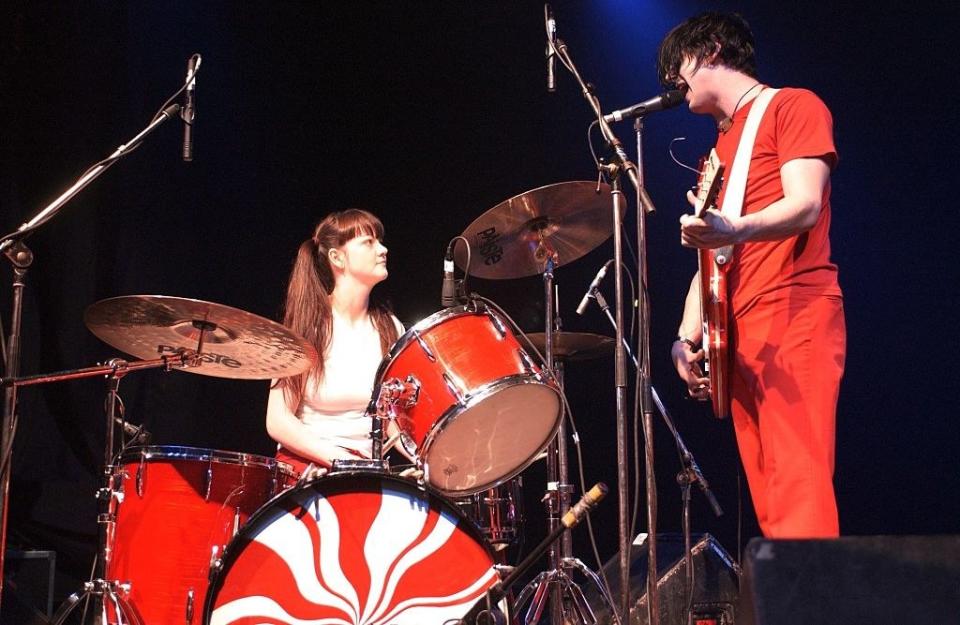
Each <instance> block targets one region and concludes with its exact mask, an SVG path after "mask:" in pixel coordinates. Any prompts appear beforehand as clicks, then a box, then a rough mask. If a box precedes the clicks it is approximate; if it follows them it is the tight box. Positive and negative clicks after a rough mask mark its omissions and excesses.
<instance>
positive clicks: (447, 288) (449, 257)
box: [440, 245, 457, 308]
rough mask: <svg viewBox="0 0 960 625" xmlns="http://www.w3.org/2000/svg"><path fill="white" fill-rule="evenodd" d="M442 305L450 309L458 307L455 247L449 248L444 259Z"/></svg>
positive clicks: (450, 246)
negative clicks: (454, 277)
mask: <svg viewBox="0 0 960 625" xmlns="http://www.w3.org/2000/svg"><path fill="white" fill-rule="evenodd" d="M440 305H441V306H443V307H444V308H450V307H451V306H456V305H457V283H456V281H455V280H454V279H453V245H448V246H447V253H446V255H445V256H444V257H443V286H442V287H441V289H440Z"/></svg>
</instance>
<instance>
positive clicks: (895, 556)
mask: <svg viewBox="0 0 960 625" xmlns="http://www.w3.org/2000/svg"><path fill="white" fill-rule="evenodd" d="M744 568H745V575H744V584H743V592H742V593H741V601H742V603H741V606H740V608H739V610H738V613H739V614H741V616H742V618H740V619H738V622H737V625H833V624H837V625H840V624H842V625H914V624H916V625H934V624H940V623H960V536H863V537H844V538H839V539H835V540H764V539H759V538H755V539H753V540H751V541H750V543H749V544H748V545H747V551H746V557H745V566H744Z"/></svg>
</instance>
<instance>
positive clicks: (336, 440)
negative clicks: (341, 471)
mask: <svg viewBox="0 0 960 625" xmlns="http://www.w3.org/2000/svg"><path fill="white" fill-rule="evenodd" d="M393 321H394V323H395V324H396V326H397V331H398V332H399V333H400V334H401V335H402V334H403V325H402V324H401V323H400V322H399V321H398V320H397V318H396V317H394V318H393ZM381 360H382V355H381V351H380V335H379V334H378V333H377V329H376V327H375V326H374V325H373V320H372V319H371V321H370V323H367V324H362V325H360V326H353V325H351V324H349V323H348V322H347V321H345V320H343V319H342V318H341V317H340V316H339V315H337V313H336V312H334V313H333V331H332V332H331V335H330V344H329V345H328V346H327V351H326V353H325V354H324V373H323V380H321V382H320V384H317V383H316V380H315V379H313V378H311V379H310V380H308V381H307V388H306V393H305V394H304V398H303V406H302V407H301V409H300V414H299V415H298V416H299V417H300V420H301V421H303V423H304V425H306V426H307V427H308V428H309V429H310V431H311V433H313V434H315V435H316V436H318V437H321V438H323V439H325V440H328V441H329V442H330V443H332V444H334V445H338V446H340V447H343V448H346V449H350V450H353V451H356V452H358V453H360V454H362V455H363V456H364V457H366V458H369V457H370V456H371V455H372V453H373V444H372V442H371V440H370V418H369V417H368V416H366V414H364V413H365V411H366V408H367V404H369V403H370V396H371V395H372V393H373V385H374V382H375V381H376V380H375V378H376V375H377V369H378V368H379V367H380V361H381Z"/></svg>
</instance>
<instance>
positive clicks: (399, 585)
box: [209, 476, 498, 625]
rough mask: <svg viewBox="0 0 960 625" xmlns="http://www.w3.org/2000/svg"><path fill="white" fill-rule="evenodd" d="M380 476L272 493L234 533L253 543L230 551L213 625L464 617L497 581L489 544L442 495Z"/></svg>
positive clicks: (419, 624) (391, 624)
mask: <svg viewBox="0 0 960 625" xmlns="http://www.w3.org/2000/svg"><path fill="white" fill-rule="evenodd" d="M365 479H366V480H367V481H369V480H370V479H371V477H370V476H365ZM377 479H379V480H382V482H381V483H380V485H379V487H378V488H377V487H375V488H364V489H363V490H361V491H359V492H357V491H346V490H344V489H342V488H333V489H325V488H324V480H320V481H319V482H317V483H314V484H312V485H309V486H306V487H303V488H301V489H299V490H297V491H292V492H290V493H288V494H287V495H285V496H283V497H280V498H279V499H277V500H276V501H275V502H274V503H273V504H272V506H273V507H275V508H276V510H274V512H275V514H264V515H260V516H258V518H257V520H256V521H255V522H254V523H253V524H252V525H253V526H254V527H252V528H251V531H247V530H244V533H242V534H241V535H240V536H239V537H238V539H239V540H241V541H242V542H246V541H249V542H247V543H246V544H242V545H241V551H240V552H239V554H238V555H236V557H232V555H233V554H232V553H231V560H230V561H229V567H228V568H227V569H226V570H225V577H224V579H223V583H222V585H220V587H219V590H218V591H217V595H216V597H215V601H214V603H213V612H212V614H211V615H210V619H209V624H210V625H254V624H257V625H262V624H270V625H275V624H287V625H307V624H309V625H361V624H362V625H430V624H433V623H435V624H437V625H441V624H442V623H444V622H446V621H448V620H453V619H457V618H459V617H461V616H463V615H464V614H465V613H466V612H467V610H469V609H470V607H471V606H472V605H473V604H474V603H475V602H476V601H477V599H479V598H480V597H482V596H483V594H484V593H485V592H486V590H487V589H488V588H490V587H491V586H492V585H493V584H495V583H496V582H497V580H498V576H497V573H496V571H495V570H494V568H493V559H492V557H491V555H490V553H489V551H488V550H487V549H486V548H485V547H484V545H483V544H482V543H481V542H479V541H478V540H477V539H476V538H474V536H473V535H471V532H469V531H466V530H465V529H464V527H461V526H460V523H462V522H463V520H462V517H460V516H459V514H457V513H456V512H455V511H453V509H452V506H450V505H449V504H447V503H446V502H444V501H443V500H442V499H439V498H436V497H430V496H429V495H427V494H426V493H424V492H423V491H420V490H418V489H417V488H415V487H413V486H410V485H406V484H404V483H403V482H401V481H400V480H397V479H395V478H389V479H387V478H377ZM340 482H341V484H342V480H340ZM368 485H369V484H368ZM268 512H269V511H268ZM236 547H237V545H231V550H232V551H235V548H236Z"/></svg>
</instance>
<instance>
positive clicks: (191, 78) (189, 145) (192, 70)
mask: <svg viewBox="0 0 960 625" xmlns="http://www.w3.org/2000/svg"><path fill="white" fill-rule="evenodd" d="M199 68H200V55H199V54H194V55H193V56H191V57H190V58H189V59H188V60H187V78H186V80H187V90H186V92H185V93H184V95H183V110H182V111H180V118H181V119H183V160H184V161H187V162H189V161H192V160H193V120H194V117H195V116H196V108H195V107H196V101H195V95H194V91H195V90H196V87H197V70H198V69H199Z"/></svg>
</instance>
